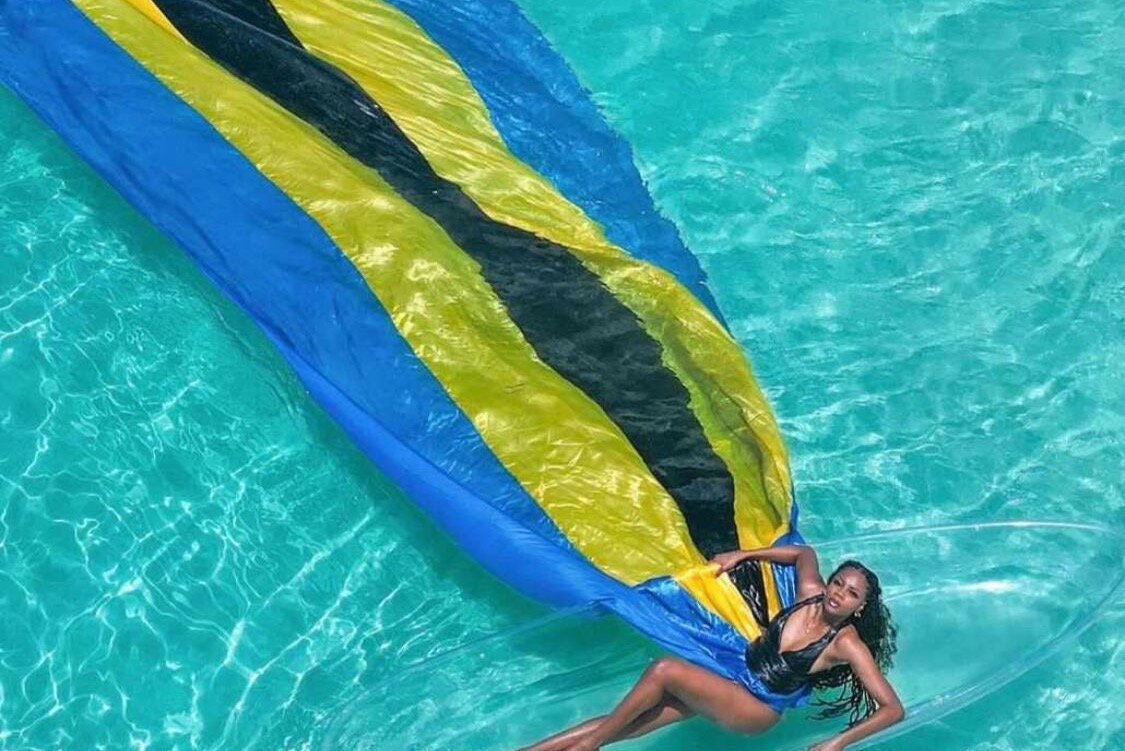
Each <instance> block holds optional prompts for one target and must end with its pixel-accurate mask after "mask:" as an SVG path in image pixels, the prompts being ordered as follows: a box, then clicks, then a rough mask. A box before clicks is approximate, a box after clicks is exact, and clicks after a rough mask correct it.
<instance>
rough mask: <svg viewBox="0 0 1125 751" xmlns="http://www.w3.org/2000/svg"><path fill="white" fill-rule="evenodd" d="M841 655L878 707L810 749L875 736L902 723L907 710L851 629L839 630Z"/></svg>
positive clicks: (826, 750)
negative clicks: (842, 631)
mask: <svg viewBox="0 0 1125 751" xmlns="http://www.w3.org/2000/svg"><path fill="white" fill-rule="evenodd" d="M838 643H839V648H840V650H841V656H842V657H843V658H844V659H846V660H847V662H848V664H849V665H851V668H852V671H854V672H855V674H856V676H858V677H859V680H860V682H861V683H863V687H864V688H866V689H867V693H869V694H871V698H873V699H874V700H875V703H876V704H877V705H878V707H879V708H878V709H876V710H875V712H874V713H873V714H872V715H871V716H870V717H868V718H867V719H865V720H863V721H862V722H857V723H856V724H855V725H853V726H852V727H850V728H848V729H847V730H845V731H844V732H842V733H840V734H839V735H837V736H836V737H835V738H831V739H829V740H827V741H824V742H822V743H818V744H816V745H815V746H811V747H810V749H809V751H842V749H844V748H847V746H848V745H850V744H852V743H855V742H856V741H858V740H861V739H863V738H866V737H868V736H869V735H874V734H875V733H878V732H879V731H880V730H885V729H886V728H889V727H890V726H891V725H894V724H896V723H899V722H902V719H903V718H904V717H906V710H904V709H903V708H902V702H901V701H899V698H898V694H896V693H895V690H894V688H893V687H892V686H891V684H890V683H889V682H888V681H887V678H886V676H884V675H883V671H882V670H880V669H879V666H878V665H877V664H876V663H875V658H874V657H872V656H871V650H869V649H868V648H867V645H866V644H864V643H863V641H862V640H861V639H860V638H859V635H858V634H856V633H855V632H854V631H853V632H851V633H848V632H844V633H841V634H840V636H839V638H838Z"/></svg>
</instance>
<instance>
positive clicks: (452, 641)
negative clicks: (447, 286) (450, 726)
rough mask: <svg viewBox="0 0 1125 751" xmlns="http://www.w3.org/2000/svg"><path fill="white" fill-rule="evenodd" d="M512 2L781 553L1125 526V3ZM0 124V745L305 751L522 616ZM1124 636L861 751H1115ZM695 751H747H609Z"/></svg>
mask: <svg viewBox="0 0 1125 751" xmlns="http://www.w3.org/2000/svg"><path fill="white" fill-rule="evenodd" d="M521 3H522V6H523V7H524V9H525V11H526V12H527V14H528V15H529V16H530V17H531V18H532V19H533V20H534V21H535V22H536V23H537V24H538V25H539V26H540V27H541V28H542V29H543V30H544V32H545V33H546V34H547V36H548V37H549V38H550V39H551V40H552V41H553V42H554V43H555V44H556V46H557V47H558V49H559V50H560V52H562V54H563V55H564V56H565V57H566V58H567V60H568V61H570V63H571V64H572V65H573V67H574V68H575V70H576V71H577V73H578V75H579V77H580V78H581V79H582V81H583V82H584V83H585V85H586V86H587V87H588V88H589V89H590V90H591V91H592V92H593V93H594V95H595V98H596V100H597V101H598V103H599V104H600V106H601V107H602V108H603V110H604V112H605V113H606V116H607V117H608V118H609V120H610V121H611V122H612V123H613V124H614V126H615V127H617V128H618V129H619V130H620V131H621V133H622V134H623V135H624V136H625V137H626V138H627V139H628V140H629V141H630V142H631V143H632V144H633V146H634V149H635V151H636V158H637V161H638V164H639V166H640V167H641V170H642V173H643V174H644V176H645V178H646V179H647V181H648V183H649V185H650V187H651V190H652V191H653V194H654V195H655V197H656V200H657V203H658V205H659V206H660V207H661V209H662V210H663V211H664V212H665V213H666V214H667V215H668V216H669V217H670V218H671V219H673V220H674V221H675V222H676V224H677V225H678V226H679V227H680V228H681V231H682V232H683V234H684V236H685V239H686V240H687V242H688V244H689V246H690V247H692V248H693V249H694V250H695V251H696V252H697V253H698V254H699V255H700V256H701V258H702V262H703V264H704V266H705V268H706V269H707V271H708V272H709V273H710V275H711V278H712V282H713V288H714V290H715V293H716V295H717V297H718V299H719V302H720V304H721V306H722V307H723V309H724V311H725V313H726V315H727V317H728V319H729V320H730V321H731V323H732V326H733V328H734V331H735V333H736V335H737V336H738V338H739V339H740V341H742V342H743V344H744V345H745V346H746V348H747V350H748V351H749V352H750V354H751V357H752V359H753V362H754V365H755V368H756V370H757V373H758V374H759V377H760V379H761V380H762V382H763V383H764V384H765V386H766V387H767V389H768V392H769V394H770V396H771V398H772V400H773V403H774V405H775V408H776V410H777V412H778V414H779V416H780V419H781V422H782V427H783V429H784V432H785V434H786V436H787V438H788V441H789V445H790V449H791V451H792V456H793V468H794V474H795V477H796V481H797V487H798V494H799V495H798V497H799V500H800V502H801V504H802V509H803V512H804V527H803V528H804V531H805V532H806V534H807V535H808V536H810V537H811V538H812V539H814V540H826V539H830V538H834V537H839V536H844V535H849V534H854V533H857V532H864V531H871V530H878V529H885V528H889V527H900V526H909V525H918V524H935V523H947V522H962V521H983V520H990V519H1017V518H1025V517H1036V518H1047V519H1056V520H1075V519H1084V520H1093V521H1096V522H1099V523H1101V524H1103V525H1107V526H1111V527H1115V528H1118V529H1122V528H1125V501H1123V499H1122V493H1121V483H1120V480H1121V474H1122V468H1123V465H1125V463H1123V454H1122V446H1123V445H1125V417H1123V415H1125V404H1123V398H1122V393H1123V389H1122V383H1123V382H1125V381H1123V376H1125V337H1123V335H1122V331H1123V326H1122V319H1123V315H1122V310H1123V308H1125V275H1123V273H1122V272H1123V271H1125V255H1123V253H1125V250H1123V247H1122V246H1123V240H1125V220H1123V219H1122V214H1121V207H1122V206H1123V205H1125V139H1123V134H1125V105H1123V103H1122V95H1121V92H1122V91H1125V35H1122V34H1121V33H1119V32H1120V29H1121V28H1122V26H1123V22H1125V4H1123V3H1121V2H1120V1H1119V0H1118V1H1109V0H1107V1H1105V2H1096V1H1093V0H1078V1H1077V2H1069V3H1063V2H1061V1H1059V0H1056V1H1055V2H1041V1H1039V0H1034V1H1032V2H1022V1H1020V2H1017V1H1016V0H1001V1H998V2H980V1H976V0H958V1H956V2H953V1H950V2H926V3H922V2H920V1H919V0H907V1H906V2H895V3H874V4H865V5H857V4H847V3H844V4H840V3H828V2H823V1H820V0H814V2H808V3H799V4H792V3H782V2H766V1H763V2H733V1H731V0H708V1H707V2H703V1H702V0H690V1H685V2H677V3H663V2H655V1H653V0H648V2H640V3H638V2H636V1H635V0H629V1H626V0H604V1H603V2H600V3H597V4H594V5H590V4H588V3H579V2H574V0H567V1H566V2H557V1H556V2H546V1H545V0H521ZM1114 30H1116V32H1115V31H1114ZM0 132H3V134H4V140H3V144H4V149H3V150H2V151H0V635H2V637H0V747H2V748H12V749H31V748H57V747H71V748H80V749H97V748H106V749H124V748H137V749H219V748H223V749H281V748H285V749H301V748H311V747H313V746H314V745H315V742H314V738H315V736H316V734H317V729H318V728H322V727H324V726H325V725H326V724H328V723H331V722H332V720H333V718H334V717H336V716H337V715H338V714H339V713H340V712H341V710H342V708H344V707H347V706H349V702H350V701H352V700H353V699H354V698H355V697H356V696H360V695H363V694H364V693H365V692H369V691H371V690H372V689H373V688H375V687H378V686H380V685H384V684H385V682H386V681H388V680H391V679H393V678H394V676H396V675H397V674H399V673H400V672H401V671H402V670H403V669H404V668H405V667H406V666H408V665H411V664H414V663H416V662H417V661H419V660H422V659H425V658H427V657H430V656H432V655H435V654H438V653H440V652H442V651H444V650H447V649H449V648H451V647H454V646H457V645H458V644H466V643H470V642H472V641H474V640H476V639H479V638H481V637H482V636H485V635H487V634H491V633H496V632H503V631H505V630H507V629H510V628H512V627H515V626H517V625H519V624H521V623H524V622H526V621H527V620H529V619H531V618H534V617H537V616H540V615H543V614H544V613H545V611H544V609H543V608H540V607H539V606H537V605H535V604H533V603H530V602H528V601H526V600H524V599H522V598H520V597H519V596H517V595H515V594H513V593H512V592H511V591H509V590H508V589H507V588H506V587H504V586H503V585H501V584H499V583H497V582H495V581H494V580H492V579H491V578H490V577H489V576H488V575H486V574H485V573H483V572H482V571H481V570H479V569H478V568H477V567H476V565H475V564H474V563H473V562H472V561H470V560H469V559H467V558H466V557H465V556H464V555H463V554H462V553H461V552H460V551H459V550H458V549H457V548H456V547H455V546H454V545H452V544H451V543H450V542H448V541H447V540H446V539H445V538H444V537H443V536H442V535H441V533H439V532H438V531H437V530H436V529H435V528H434V527H433V526H432V525H431V524H430V523H429V522H428V521H427V520H426V519H425V518H424V517H423V516H422V515H421V513H420V512H418V511H416V510H415V509H414V508H413V507H412V506H411V505H410V504H409V502H408V501H407V500H406V499H405V498H403V497H402V495H401V494H400V493H399V492H397V491H396V490H395V489H394V488H393V487H392V486H390V485H389V483H388V482H387V481H386V480H385V479H383V478H382V477H381V476H380V475H379V474H378V473H377V472H376V471H374V469H372V468H371V466H369V464H368V463H367V462H366V460H365V459H364V458H363V457H362V455H360V453H359V452H358V451H357V450H355V449H354V448H352V447H351V446H350V444H349V442H348V440H347V439H346V438H345V436H344V435H343V434H342V433H341V431H340V430H339V429H337V428H336V427H335V425H334V424H333V423H332V422H331V421H330V420H328V419H327V418H326V417H325V416H324V415H323V414H322V413H321V412H320V411H319V409H318V408H317V407H316V406H315V405H313V404H311V403H310V402H309V400H308V398H307V397H306V395H305V394H304V392H303V390H302V389H301V388H300V386H299V385H298V383H297V382H296V379H295V378H294V377H293V376H292V375H291V374H290V373H289V371H288V370H287V368H286V366H285V365H284V363H283V362H282V360H281V358H280V357H279V356H277V355H276V354H275V353H274V352H273V351H272V349H271V347H270V345H269V344H268V342H267V341H266V340H265V338H264V337H263V336H262V335H261V334H260V333H259V332H258V331H257V330H256V329H255V328H254V327H253V326H252V325H251V324H250V323H249V322H248V321H247V320H246V319H245V318H244V316H243V315H242V314H241V313H240V312H239V311H238V310H237V309H236V308H235V307H234V306H233V305H232V304H230V303H228V302H227V301H226V300H224V299H222V298H221V297H220V296H219V294H218V293H217V292H216V291H214V290H213V289H212V288H211V286H210V285H209V283H208V282H206V280H204V279H203V278H202V277H201V276H200V275H199V274H198V273H197V272H196V271H195V269H194V267H193V266H192V265H191V264H190V263H189V262H188V261H187V260H186V258H185V257H184V255H183V254H182V253H181V252H180V251H179V250H178V249H177V248H176V247H174V246H173V245H172V244H170V243H169V242H168V241H167V240H165V239H164V238H162V237H161V236H160V235H159V234H158V233H156V232H155V231H154V230H153V229H152V228H151V227H150V226H149V225H148V224H147V223H146V222H145V221H144V220H143V219H141V218H140V217H139V216H138V215H137V214H136V213H135V212H134V211H133V210H132V209H131V208H130V207H129V206H128V205H126V204H125V203H124V202H123V201H122V200H121V199H120V198H119V197H117V196H116V194H114V193H113V192H112V191H111V190H110V189H109V188H108V187H107V186H106V185H105V184H104V183H103V182H102V181H101V180H100V179H99V178H98V177H97V176H96V175H95V174H93V173H92V171H91V170H90V169H88V168H87V167H86V166H85V165H84V164H82V163H81V162H80V161H79V160H78V159H77V158H76V157H75V156H73V155H72V154H71V153H70V152H69V151H68V150H67V148H66V147H65V146H64V145H63V144H62V143H61V142H60V141H59V140H58V138H56V137H55V136H54V135H52V134H51V133H50V132H49V131H47V130H46V128H45V127H44V126H43V125H42V124H41V123H39V122H38V121H37V120H36V119H35V117H34V116H33V115H31V114H30V113H29V112H28V111H27V110H26V108H25V107H24V106H23V105H22V104H21V103H20V102H19V101H18V100H17V99H16V98H15V97H14V96H13V95H12V94H11V93H9V92H6V91H2V90H0ZM987 555H988V552H987V551H985V552H984V553H982V556H985V557H987ZM596 628H597V629H601V630H600V631H597V632H596V633H595V634H593V636H592V637H588V638H593V639H594V640H595V641H598V642H600V643H607V642H608V643H612V644H620V645H621V650H622V652H623V653H629V652H630V651H632V652H637V651H643V650H644V649H645V646H644V643H643V642H642V641H641V640H640V638H639V637H637V636H635V635H633V634H632V633H630V632H628V631H627V630H623V629H621V628H618V627H615V626H613V625H612V624H605V623H602V624H599V625H598V626H597V627H596ZM1123 632H1125V607H1122V606H1121V605H1120V604H1119V605H1117V606H1116V607H1114V608H1112V609H1111V610H1110V611H1109V613H1108V614H1107V615H1106V617H1104V618H1103V619H1101V620H1100V621H1099V622H1098V623H1096V624H1095V625H1094V626H1093V627H1092V628H1091V629H1090V630H1088V631H1086V632H1085V633H1084V634H1083V635H1082V636H1081V638H1080V639H1079V640H1078V641H1077V642H1076V643H1075V644H1074V646H1073V648H1072V649H1071V650H1069V651H1068V652H1067V653H1066V654H1063V655H1059V656H1056V657H1054V658H1052V659H1050V660H1048V661H1046V662H1044V663H1043V664H1041V665H1040V666H1039V667H1037V668H1035V669H1034V670H1032V671H1030V672H1028V673H1027V674H1026V675H1024V676H1022V677H1021V678H1019V679H1018V680H1016V681H1015V682H1013V683H1012V684H1010V685H1009V686H1008V687H1007V688H1006V689H1004V690H1003V691H1001V692H999V693H997V694H994V695H992V696H990V697H988V698H986V699H984V700H982V701H979V702H977V703H975V704H973V705H972V706H971V707H969V708H967V709H965V710H962V711H959V712H957V713H955V714H953V715H951V716H949V717H947V718H945V719H944V720H943V721H942V722H940V723H938V724H936V725H934V726H933V727H930V728H927V729H925V730H921V731H918V732H916V733H914V734H912V735H911V736H908V737H906V738H903V739H901V740H898V741H892V742H890V743H889V744H888V745H887V747H888V748H941V749H949V750H951V751H953V750H958V749H966V750H968V749H973V750H977V749H979V750H983V749H1013V750H1015V749H1029V748H1059V749H1063V748H1065V749H1089V750H1091V751H1093V750H1095V749H1114V748H1123V747H1125V720H1123V719H1122V714H1121V711H1120V707H1121V705H1122V703H1123V701H1125V677H1123V676H1125V648H1123V646H1122V642H1121V640H1120V634H1121V633H1123ZM956 646H957V648H958V649H959V650H960V652H959V653H964V654H966V655H970V654H971V653H972V651H973V649H982V650H983V649H987V648H988V645H985V644H981V645H976V644H972V643H966V642H962V643H959V644H958V645H956ZM515 647H516V641H513V648H515ZM581 647H582V643H581V642H580V641H578V640H577V638H576V637H575V635H574V633H573V632H572V631H568V632H560V633H559V634H558V635H556V636H554V637H550V638H548V639H547V640H546V642H545V643H539V644H536V645H535V647H534V648H535V649H536V650H538V652H536V654H537V655H540V656H549V655H552V654H567V653H573V652H574V651H576V650H579V649H581ZM521 649H522V647H521ZM611 667H612V666H611ZM542 669H543V670H544V676H545V677H551V675H552V673H551V672H550V671H551V666H550V664H549V660H547V658H546V657H544V666H543V668H542ZM627 677H628V676H623V679H625V678H627ZM564 679H565V677H560V678H559V680H564ZM441 686H442V675H441V673H440V672H435V674H434V676H433V679H432V680H430V681H427V682H422V681H419V682H417V683H415V684H412V686H411V688H410V690H411V691H414V692H415V694H414V696H413V701H414V703H415V704H416V705H417V706H418V707H421V708H424V707H426V706H427V702H431V701H432V700H433V697H435V696H439V695H440V691H441ZM407 698H410V697H407ZM515 701H518V699H516V700H515ZM534 709H535V708H534V706H529V707H528V708H527V711H525V712H522V713H521V716H522V718H523V721H524V722H526V723H527V725H528V732H530V733H532V735H534V734H535V733H539V732H542V733H546V732H549V731H552V730H554V729H556V728H555V725H554V724H553V722H554V720H553V719H552V718H551V717H549V716H547V715H546V714H544V715H539V714H538V713H537V712H536V711H534ZM370 717H371V721H372V722H377V721H378V720H379V718H380V707H378V706H372V707H371V708H370ZM481 721H482V722H483V721H484V719H483V718H482V719H481ZM704 742H706V743H708V744H710V745H711V746H713V747H715V748H744V747H747V742H746V741H744V740H739V739H734V738H731V737H729V736H726V735H724V734H722V733H721V732H719V731H717V730H715V729H713V728H710V727H707V726H706V725H703V724H691V725H687V726H684V727H682V728H677V729H674V730H670V731H667V732H666V733H664V734H662V735H660V736H656V737H654V738H653V739H652V740H650V741H646V742H642V743H638V744H636V747H637V748H653V749H655V748H693V747H696V746H697V745H699V744H702V743H704ZM754 745H755V747H759V746H760V747H762V748H769V747H770V745H769V740H768V739H762V740H760V741H758V742H755V744H754ZM402 747H403V748H407V747H409V739H403V745H402Z"/></svg>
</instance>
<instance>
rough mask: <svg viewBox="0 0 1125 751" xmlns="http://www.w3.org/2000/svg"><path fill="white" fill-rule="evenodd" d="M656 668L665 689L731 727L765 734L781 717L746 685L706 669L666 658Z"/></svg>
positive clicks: (728, 727)
mask: <svg viewBox="0 0 1125 751" xmlns="http://www.w3.org/2000/svg"><path fill="white" fill-rule="evenodd" d="M652 669H653V671H654V672H656V673H657V674H658V675H659V676H660V678H661V681H662V682H663V683H664V690H665V691H667V692H668V693H670V694H672V695H673V696H675V697H676V698H677V699H679V700H680V701H682V702H683V703H684V704H685V705H687V707H688V708H689V709H691V710H692V711H693V712H697V713H698V714H701V715H704V716H705V717H708V718H710V719H711V720H712V721H714V722H716V723H718V724H719V725H722V726H723V727H724V728H726V729H728V730H733V731H735V732H739V733H749V734H756V733H763V732H765V731H766V730H769V729H770V728H772V727H773V726H774V725H776V724H777V722H778V720H780V719H781V715H779V714H778V713H777V712H775V711H774V710H773V709H771V708H770V707H769V706H768V705H767V704H764V703H763V702H762V701H760V700H759V699H758V698H756V697H755V696H754V695H753V694H751V693H750V692H749V691H747V690H746V689H745V688H743V687H742V686H740V685H738V684H737V683H735V682H733V681H728V680H727V679H726V678H723V677H722V676H719V675H716V674H715V673H712V672H711V671H710V670H707V669H705V668H701V667H697V666H695V665H691V664H689V663H686V662H682V661H680V660H675V659H672V658H670V657H665V658H663V659H661V660H659V661H658V662H657V663H656V664H655V665H653V667H652Z"/></svg>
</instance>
